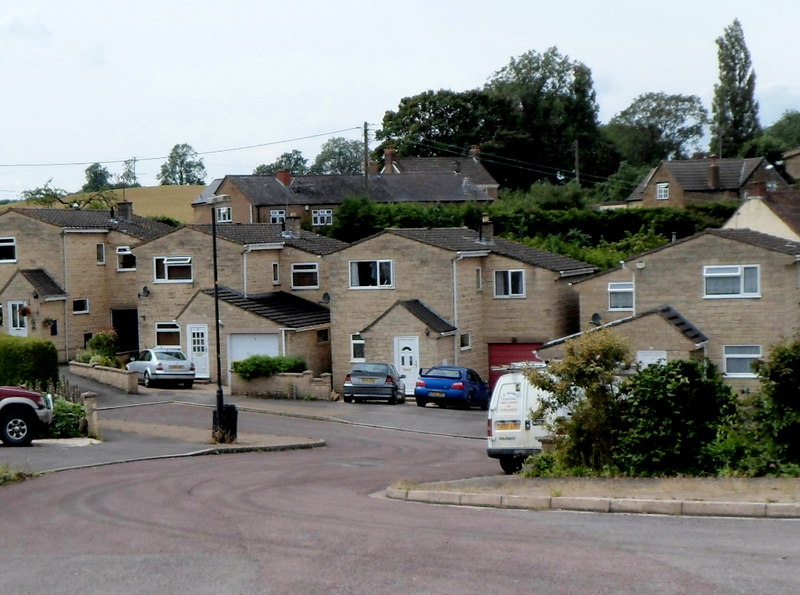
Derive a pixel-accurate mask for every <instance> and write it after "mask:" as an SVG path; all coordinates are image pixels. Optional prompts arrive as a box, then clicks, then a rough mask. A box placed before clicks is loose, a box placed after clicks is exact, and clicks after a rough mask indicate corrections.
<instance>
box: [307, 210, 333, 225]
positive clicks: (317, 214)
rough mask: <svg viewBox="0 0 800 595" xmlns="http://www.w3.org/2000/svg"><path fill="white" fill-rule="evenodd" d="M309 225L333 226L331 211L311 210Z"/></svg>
mask: <svg viewBox="0 0 800 595" xmlns="http://www.w3.org/2000/svg"><path fill="white" fill-rule="evenodd" d="M311 225H313V226H315V227H320V226H322V225H333V209H313V210H312V211H311Z"/></svg>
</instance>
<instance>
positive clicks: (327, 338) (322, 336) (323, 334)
mask: <svg viewBox="0 0 800 595" xmlns="http://www.w3.org/2000/svg"><path fill="white" fill-rule="evenodd" d="M330 342H331V330H330V329H327V328H321V329H319V330H318V331H317V343H330Z"/></svg>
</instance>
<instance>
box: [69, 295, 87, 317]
mask: <svg viewBox="0 0 800 595" xmlns="http://www.w3.org/2000/svg"><path fill="white" fill-rule="evenodd" d="M72 313H73V314H88V313H89V300H87V299H86V298H78V299H75V300H72Z"/></svg>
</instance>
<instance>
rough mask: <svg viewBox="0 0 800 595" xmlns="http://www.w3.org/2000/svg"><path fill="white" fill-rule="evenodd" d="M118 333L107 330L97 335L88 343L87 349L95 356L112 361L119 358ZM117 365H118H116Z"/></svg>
mask: <svg viewBox="0 0 800 595" xmlns="http://www.w3.org/2000/svg"><path fill="white" fill-rule="evenodd" d="M117 339H118V337H117V331H115V330H114V329H113V328H112V329H105V330H102V331H100V332H98V333H96V334H95V335H94V336H93V337H92V338H91V339H89V341H87V343H86V347H87V348H88V349H89V351H91V352H92V353H93V354H96V355H102V356H104V357H106V358H108V359H110V360H116V358H117ZM115 365H116V364H115Z"/></svg>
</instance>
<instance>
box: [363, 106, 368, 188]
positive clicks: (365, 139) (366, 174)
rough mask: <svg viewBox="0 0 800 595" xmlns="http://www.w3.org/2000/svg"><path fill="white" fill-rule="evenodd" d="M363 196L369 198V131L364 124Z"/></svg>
mask: <svg viewBox="0 0 800 595" xmlns="http://www.w3.org/2000/svg"><path fill="white" fill-rule="evenodd" d="M364 194H365V195H366V197H367V198H369V129H368V124H367V123H366V122H364Z"/></svg>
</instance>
